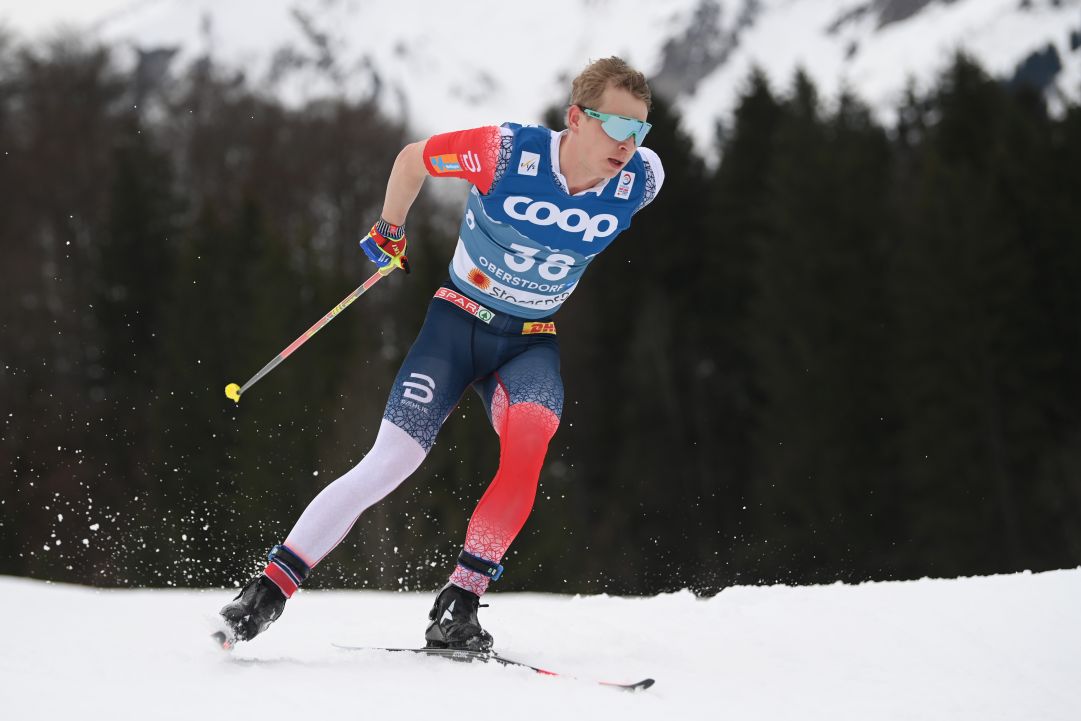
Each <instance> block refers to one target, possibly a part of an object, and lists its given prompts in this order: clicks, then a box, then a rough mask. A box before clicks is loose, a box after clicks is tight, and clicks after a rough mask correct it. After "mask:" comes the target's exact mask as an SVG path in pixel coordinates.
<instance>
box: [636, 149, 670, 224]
mask: <svg viewBox="0 0 1081 721" xmlns="http://www.w3.org/2000/svg"><path fill="white" fill-rule="evenodd" d="M638 157H640V158H641V159H642V166H643V169H644V170H645V175H646V178H645V180H646V189H645V194H644V195H643V196H642V202H641V203H639V205H638V207H637V208H635V210H634V212H635V213H637V212H638V211H639V210H641V209H642V208H644V207H646V206H647V205H649V204H650V203H652V202H653V199H654V198H656V197H657V194H658V193H659V192H661V186H662V185H663V184H664V166H663V165H662V164H661V158H660V156H659V155H657V153H655V152H653V151H652V150H650V149H649V148H639V149H638Z"/></svg>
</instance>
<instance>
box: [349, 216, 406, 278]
mask: <svg viewBox="0 0 1081 721" xmlns="http://www.w3.org/2000/svg"><path fill="white" fill-rule="evenodd" d="M405 246H406V239H405V226H404V225H391V224H390V223H388V222H387V221H385V220H383V219H382V218H380V219H379V222H378V223H376V224H375V225H373V226H372V229H371V230H369V231H368V234H367V235H366V236H364V237H363V238H362V239H361V241H360V248H361V250H363V251H364V254H365V255H367V256H368V258H370V259H371V261H372V262H373V263H375V264H376V265H377V266H379V272H380V273H382V274H383V275H386V274H387V273H390V272H392V271H393V270H394V269H395V268H401V269H402V270H404V271H405V272H406V273H408V272H409V259H408V258H406V257H405Z"/></svg>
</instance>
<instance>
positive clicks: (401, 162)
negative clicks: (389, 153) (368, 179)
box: [383, 140, 428, 225]
mask: <svg viewBox="0 0 1081 721" xmlns="http://www.w3.org/2000/svg"><path fill="white" fill-rule="evenodd" d="M424 143H425V141H423V140H421V141H419V142H416V143H410V144H409V145H407V146H405V147H404V148H402V151H401V152H400V153H398V157H397V158H395V160H394V167H393V168H392V169H391V171H390V180H388V181H387V196H386V198H385V199H384V201H383V219H384V220H386V221H387V222H388V223H393V224H394V225H404V224H405V218H406V216H407V215H409V208H411V207H412V205H413V201H415V200H416V199H417V194H418V193H419V192H420V188H421V186H423V185H424V179H425V178H426V177H427V176H428V171H427V170H426V169H425V168H424Z"/></svg>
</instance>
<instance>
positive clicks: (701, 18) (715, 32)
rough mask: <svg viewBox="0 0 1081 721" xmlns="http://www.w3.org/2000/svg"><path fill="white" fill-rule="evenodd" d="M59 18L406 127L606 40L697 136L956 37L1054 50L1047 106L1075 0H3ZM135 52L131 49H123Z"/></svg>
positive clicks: (884, 106)
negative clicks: (795, 78)
mask: <svg viewBox="0 0 1081 721" xmlns="http://www.w3.org/2000/svg"><path fill="white" fill-rule="evenodd" d="M59 22H64V23H66V24H67V25H69V26H71V27H77V28H83V29H87V30H90V31H91V32H93V33H95V34H96V35H97V36H99V37H101V38H103V39H105V40H108V41H114V42H118V43H121V44H125V45H128V46H132V47H139V48H141V49H143V50H148V49H153V48H159V47H177V48H178V49H179V52H178V54H177V56H176V57H175V58H174V61H173V64H174V67H177V66H182V65H184V64H186V63H189V62H191V61H192V60H194V59H195V58H197V57H199V56H201V55H203V54H205V53H209V54H211V56H212V57H214V58H215V59H217V60H218V61H220V62H222V63H224V64H227V65H232V66H236V67H242V68H244V71H245V73H246V75H247V76H248V77H249V79H251V80H253V81H254V82H256V83H257V84H258V85H260V86H261V87H264V88H265V89H267V90H268V91H270V92H275V93H278V94H280V95H281V96H282V97H285V98H287V99H289V100H291V101H293V102H300V101H303V100H305V99H310V98H314V97H321V96H325V95H327V94H340V95H345V96H350V97H369V96H371V95H376V96H377V97H378V98H379V102H380V103H381V105H382V106H383V107H384V108H386V110H387V111H388V112H391V113H393V114H396V115H398V116H401V117H405V118H406V119H407V120H408V121H409V122H410V123H412V125H413V127H414V128H415V129H416V131H417V132H418V133H423V134H427V133H431V132H436V131H440V130H446V129H450V128H457V127H472V126H476V125H480V124H487V123H491V122H496V121H500V120H504V119H514V120H518V121H523V122H529V121H538V120H540V117H541V114H542V113H543V111H544V110H545V109H546V108H547V107H549V106H551V105H553V104H559V103H562V102H565V100H566V95H567V90H566V86H567V80H568V79H569V78H570V77H572V76H573V74H574V73H575V72H577V71H578V70H579V69H580V68H581V67H582V65H583V64H584V63H585V62H586V61H587V60H588V59H589V58H596V57H602V56H605V55H610V54H620V55H623V56H624V57H626V58H627V59H628V60H630V61H631V62H632V63H633V64H635V65H637V66H638V67H640V68H642V69H643V70H645V71H646V72H647V73H648V74H649V75H651V76H657V77H658V88H659V89H661V90H662V91H663V90H667V92H668V93H669V94H674V95H675V96H676V101H677V104H678V105H679V106H680V109H681V110H682V111H683V112H684V114H685V118H686V119H685V124H686V126H687V129H688V130H690V131H691V132H692V134H693V135H694V137H695V138H696V140H697V141H698V144H699V147H700V148H701V149H703V150H707V151H708V150H709V148H710V147H711V145H712V143H713V129H714V127H715V122H716V120H717V118H722V119H724V118H727V117H728V116H729V114H730V112H731V110H732V108H733V106H734V104H735V102H736V98H737V94H738V92H739V90H740V88H741V87H742V85H743V83H744V82H745V80H746V78H747V75H748V72H749V70H750V68H751V67H752V66H755V65H757V66H759V67H762V68H763V69H765V70H766V71H767V72H768V73H769V74H770V76H771V77H772V78H774V82H775V83H776V85H777V86H778V87H785V86H787V84H788V83H789V81H790V79H791V77H792V74H793V72H794V71H795V69H796V68H797V67H803V68H805V69H806V70H807V71H808V72H809V73H810V74H811V75H812V77H814V79H815V80H816V81H817V82H818V84H819V85H820V87H821V88H822V89H823V93H824V95H825V96H826V97H833V96H835V95H836V93H837V92H838V90H839V89H840V88H842V87H848V88H851V89H853V90H854V91H856V92H857V93H858V94H859V95H860V96H861V97H864V98H865V99H867V100H869V101H870V102H871V103H872V105H873V106H874V107H875V108H876V109H877V110H878V112H879V113H880V115H881V116H883V119H884V120H889V119H890V118H889V115H890V112H889V111H890V109H891V108H892V107H893V106H894V105H895V104H896V102H897V100H898V98H899V97H900V94H901V93H902V91H903V89H904V88H905V86H906V84H907V83H908V81H909V78H912V79H914V80H915V81H916V82H917V84H918V86H922V87H927V86H928V85H930V84H931V82H932V81H933V79H934V77H935V75H936V74H937V73H938V72H940V71H941V70H942V68H943V67H944V65H945V64H946V63H947V62H948V59H949V57H950V55H951V54H952V53H953V52H955V51H956V50H959V49H965V50H967V51H969V52H971V53H973V54H974V55H976V56H977V57H978V58H979V59H980V60H981V61H982V62H983V64H984V65H985V66H986V67H987V68H988V69H989V70H991V71H993V72H994V73H996V74H998V75H1000V76H1002V77H1004V78H1010V77H1012V76H1013V74H1014V73H1015V71H1016V69H1017V67H1018V65H1019V64H1020V63H1022V62H1023V61H1025V60H1026V58H1029V57H1030V56H1031V55H1032V54H1033V53H1035V52H1040V51H1046V50H1047V48H1048V47H1049V46H1050V47H1053V48H1054V51H1053V52H1054V53H1055V55H1056V56H1057V58H1058V63H1059V64H1060V65H1061V71H1060V72H1058V73H1057V75H1055V76H1054V78H1053V80H1052V81H1051V82H1050V84H1049V87H1048V89H1047V92H1048V95H1049V97H1050V98H1051V100H1052V103H1053V104H1056V103H1057V104H1060V103H1061V102H1062V99H1064V98H1072V99H1073V100H1075V101H1076V100H1077V99H1078V98H1079V97H1081V48H1074V47H1072V46H1073V45H1076V44H1081V0H666V1H661V0H552V2H549V3H547V4H545V5H544V6H538V5H536V4H535V3H507V2H500V1H499V0H468V1H465V2H454V3H448V2H440V1H437V0H412V1H408V2H402V1H401V0H363V2H362V1H361V0H84V1H83V2H75V1H74V0H68V1H67V2H65V1H63V0H37V2H35V3H32V4H27V3H24V2H21V1H20V0H0V25H6V26H8V27H9V28H13V29H15V30H17V31H19V32H20V33H23V34H25V35H27V36H29V37H42V36H43V35H48V34H49V33H50V32H51V31H52V28H54V27H55V25H56V24H57V23H59ZM132 57H134V54H132Z"/></svg>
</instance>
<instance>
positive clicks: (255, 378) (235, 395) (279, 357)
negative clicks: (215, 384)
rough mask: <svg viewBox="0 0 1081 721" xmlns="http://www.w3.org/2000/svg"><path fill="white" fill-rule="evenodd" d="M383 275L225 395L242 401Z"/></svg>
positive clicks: (370, 280) (229, 387)
mask: <svg viewBox="0 0 1081 721" xmlns="http://www.w3.org/2000/svg"><path fill="white" fill-rule="evenodd" d="M396 267H397V266H394V265H391V266H389V270H386V274H387V275H389V274H390V273H391V272H392V271H393V270H394V268H396ZM383 275H384V272H383V271H376V273H375V274H374V275H373V276H372V277H371V278H368V280H366V281H364V283H363V284H361V286H360V287H359V288H357V289H356V290H354V291H353V292H352V293H350V294H349V295H347V296H345V298H343V299H342V302H341V303H338V305H336V306H334V307H333V308H331V309H330V312H329V313H327V314H326V315H324V316H323V317H322V318H320V319H319V320H318V321H317V322H316V324H315V325H313V326H312V327H311V328H309V329H308V330H306V331H304V334H303V335H301V336H300V337H299V338H297V339H296V340H295V341H293V342H292V343H291V344H290V345H289V347H288V348H286V349H285V350H283V351H282V352H281V353H279V354H278V355H277V356H276V357H275V358H274V360H272V361H270V362H269V363H267V364H266V365H265V366H263V370H261V371H259V372H258V373H256V374H255V375H254V376H252V377H251V379H250V380H249V381H248V382H247V383H245V384H244V385H243V386H239V385H237V384H236V383H230V384H229V385H227V386H225V397H226V398H228V399H230V400H232V401H235V402H236V403H240V395H241V394H242V393H243V392H244V391H246V390H248V389H249V388H251V387H252V386H253V385H255V384H256V383H258V382H259V379H260V378H262V377H263V376H265V375H266V374H267V373H269V372H270V371H272V370H274V369H275V368H277V367H278V364H280V363H281V362H282V361H283V360H285V359H286V358H288V357H289V356H290V355H292V353H293V351H295V350H296V349H297V348H299V347H300V346H302V345H304V342H305V341H307V340H308V339H309V338H311V337H312V336H313V335H315V334H316V333H318V332H319V331H320V330H322V328H323V326H325V325H326V324H327V323H329V322H330V321H332V320H334V316H336V315H338V314H339V313H341V312H342V311H343V310H345V309H346V308H348V307H349V304H350V303H352V302H353V301H354V300H356V299H357V298H359V297H360V296H362V295H363V294H364V292H365V291H366V290H368V289H369V288H371V287H372V286H373V285H375V284H376V283H377V282H378V281H379V279H380V278H382V277H383Z"/></svg>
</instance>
